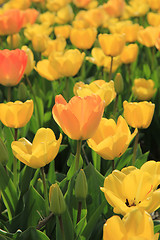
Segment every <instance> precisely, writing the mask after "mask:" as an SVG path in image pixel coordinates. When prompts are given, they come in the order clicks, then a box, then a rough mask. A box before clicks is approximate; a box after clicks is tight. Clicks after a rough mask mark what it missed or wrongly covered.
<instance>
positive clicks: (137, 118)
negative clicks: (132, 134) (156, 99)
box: [123, 101, 155, 128]
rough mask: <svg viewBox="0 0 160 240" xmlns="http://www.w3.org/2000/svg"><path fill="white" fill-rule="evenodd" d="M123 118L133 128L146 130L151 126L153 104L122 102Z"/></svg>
mask: <svg viewBox="0 0 160 240" xmlns="http://www.w3.org/2000/svg"><path fill="white" fill-rule="evenodd" d="M123 108H124V113H123V114H124V118H125V119H126V121H127V123H128V124H129V125H130V126H131V127H133V128H148V127H149V125H150V124H151V121H152V118H153V114H154V109H155V104H153V103H151V102H147V101H144V102H127V101H124V102H123Z"/></svg>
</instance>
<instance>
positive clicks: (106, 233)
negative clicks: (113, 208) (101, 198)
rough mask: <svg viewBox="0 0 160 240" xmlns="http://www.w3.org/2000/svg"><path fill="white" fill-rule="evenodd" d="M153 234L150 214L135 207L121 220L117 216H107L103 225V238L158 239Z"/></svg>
mask: <svg viewBox="0 0 160 240" xmlns="http://www.w3.org/2000/svg"><path fill="white" fill-rule="evenodd" d="M158 236H159V234H155V235H154V224H153V221H152V218H151V216H150V215H149V214H148V213H147V212H145V211H143V210H139V209H135V210H133V211H131V212H129V213H128V214H126V216H125V217H124V218H123V219H122V220H121V218H120V217H119V216H113V217H111V218H109V219H108V220H107V221H106V223H105V224H104V226H103V240H122V239H125V240H129V239H136V240H158Z"/></svg>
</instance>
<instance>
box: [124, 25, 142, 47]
mask: <svg viewBox="0 0 160 240" xmlns="http://www.w3.org/2000/svg"><path fill="white" fill-rule="evenodd" d="M141 28H142V27H141V26H140V25H139V24H137V23H135V24H133V23H130V24H127V25H124V26H123V27H122V28H121V30H120V33H124V34H125V39H126V42H130V43H131V42H132V43H133V42H135V41H136V40H137V34H138V31H139V30H140V29H141Z"/></svg>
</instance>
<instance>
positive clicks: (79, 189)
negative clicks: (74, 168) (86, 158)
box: [75, 169, 88, 201]
mask: <svg viewBox="0 0 160 240" xmlns="http://www.w3.org/2000/svg"><path fill="white" fill-rule="evenodd" d="M87 194H88V184H87V179H86V175H85V173H84V171H83V169H81V170H80V171H79V173H78V175H77V178H76V183H75V196H76V198H77V199H78V200H80V201H82V200H84V199H86V197H87Z"/></svg>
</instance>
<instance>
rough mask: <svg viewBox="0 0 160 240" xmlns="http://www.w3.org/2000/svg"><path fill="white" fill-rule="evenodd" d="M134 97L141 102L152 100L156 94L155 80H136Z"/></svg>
mask: <svg viewBox="0 0 160 240" xmlns="http://www.w3.org/2000/svg"><path fill="white" fill-rule="evenodd" d="M132 92H133V94H134V96H135V97H136V98H137V99H138V100H140V101H148V100H150V99H151V98H152V97H153V95H154V94H155V92H156V89H155V88H154V82H153V80H151V79H149V80H146V79H144V78H137V79H135V80H134V86H133V87H132Z"/></svg>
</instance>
